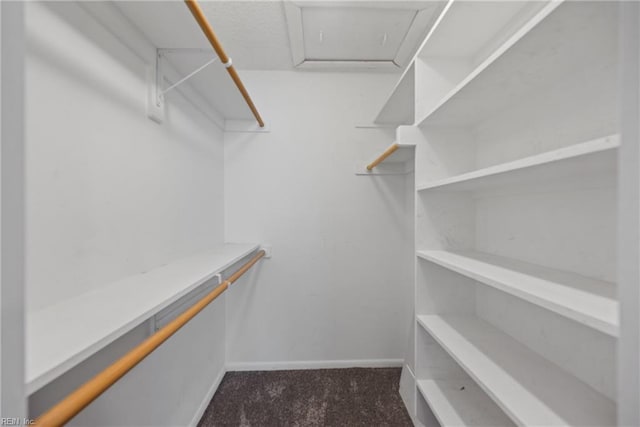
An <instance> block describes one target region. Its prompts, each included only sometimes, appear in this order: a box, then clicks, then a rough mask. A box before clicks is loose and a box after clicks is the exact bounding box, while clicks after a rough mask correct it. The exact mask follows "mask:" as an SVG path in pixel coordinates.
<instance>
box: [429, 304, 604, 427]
mask: <svg viewBox="0 0 640 427" xmlns="http://www.w3.org/2000/svg"><path fill="white" fill-rule="evenodd" d="M418 323H419V324H420V325H421V326H422V327H423V328H424V329H425V330H426V331H427V332H428V333H429V334H430V335H431V336H432V337H433V338H434V339H435V340H436V341H437V342H438V343H439V344H440V345H441V346H442V347H443V348H444V349H445V350H446V351H447V352H448V353H449V354H450V355H451V357H453V358H454V359H455V360H456V361H457V362H458V363H459V364H460V366H461V367H462V368H463V369H464V370H465V371H466V372H467V373H468V374H469V375H470V376H471V377H472V378H473V379H474V380H475V381H476V382H477V383H478V385H480V387H482V389H483V390H484V391H485V392H486V393H487V394H488V395H489V396H490V397H491V398H492V399H493V400H494V401H495V402H496V403H497V404H498V406H500V407H501V408H502V409H503V410H504V411H505V413H506V414H507V415H509V417H511V419H512V420H513V421H514V422H515V423H516V424H518V425H531V426H587V425H590V426H609V425H611V426H613V425H615V423H616V410H615V404H614V403H613V402H612V401H611V400H609V399H608V398H606V397H604V396H603V395H601V394H599V393H598V392H596V391H595V390H594V389H592V388H591V387H589V386H588V385H586V384H585V383H583V382H581V381H579V380H578V379H577V378H575V377H573V376H571V375H570V374H568V373H567V372H565V371H563V370H562V369H560V368H559V367H558V366H557V365H555V364H553V363H551V362H549V361H548V360H546V359H544V358H543V357H541V356H539V355H537V354H536V353H534V352H533V351H532V350H530V349H529V348H528V347H526V346H525V345H523V344H521V343H519V342H518V341H516V340H514V339H513V338H511V337H510V336H508V335H506V334H505V333H503V332H500V331H499V330H497V329H495V328H494V327H492V326H490V325H489V324H488V323H486V322H484V321H482V320H480V319H479V318H476V317H473V316H436V315H429V316H418Z"/></svg>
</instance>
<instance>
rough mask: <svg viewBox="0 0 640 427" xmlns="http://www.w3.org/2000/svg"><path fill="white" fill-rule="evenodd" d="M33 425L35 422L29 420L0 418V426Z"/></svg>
mask: <svg viewBox="0 0 640 427" xmlns="http://www.w3.org/2000/svg"><path fill="white" fill-rule="evenodd" d="M35 423H36V420H34V419H31V418H19V417H2V418H0V426H30V425H32V424H35Z"/></svg>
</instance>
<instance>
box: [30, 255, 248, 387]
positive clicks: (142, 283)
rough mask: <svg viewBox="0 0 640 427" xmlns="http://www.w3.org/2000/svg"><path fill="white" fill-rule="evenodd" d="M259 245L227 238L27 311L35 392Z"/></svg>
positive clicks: (31, 379)
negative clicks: (209, 247) (207, 248)
mask: <svg viewBox="0 0 640 427" xmlns="http://www.w3.org/2000/svg"><path fill="white" fill-rule="evenodd" d="M258 248H259V245H255V244H232V243H230V244H225V245H222V246H220V247H218V248H216V249H212V250H210V251H207V252H203V253H199V254H196V255H193V256H191V257H188V258H183V259H180V260H177V261H175V262H172V263H169V264H167V265H164V266H162V267H159V268H156V269H154V270H151V271H148V272H146V273H141V274H137V275H134V276H130V277H126V278H124V279H121V280H118V281H117V282H114V283H111V284H108V285H105V286H103V287H101V288H99V289H96V290H94V291H91V292H88V293H86V294H82V295H79V296H77V297H75V298H73V299H70V300H67V301H63V302H61V303H58V304H55V305H52V306H49V307H46V308H44V309H42V310H39V311H37V312H33V313H29V314H28V316H27V330H26V347H27V361H26V362H27V363H26V380H27V381H26V382H27V393H28V394H31V393H33V392H35V391H36V390H38V389H39V388H41V387H43V386H44V385H46V384H47V383H49V382H50V381H52V380H54V379H55V378H57V377H58V376H60V375H62V374H64V373H65V372H66V371H68V370H69V369H71V368H73V367H74V366H76V365H77V364H79V363H80V362H82V361H84V360H86V359H87V358H88V357H90V356H91V355H93V354H94V353H96V352H98V351H100V350H101V349H103V348H104V347H106V346H107V345H109V344H110V343H111V342H113V341H115V340H116V339H118V338H119V337H121V336H123V335H124V334H126V333H127V332H129V331H131V330H132V329H133V328H135V327H136V326H138V325H140V324H141V323H142V322H144V321H146V320H147V319H149V318H151V317H153V316H154V315H156V314H157V313H159V312H160V311H161V310H163V309H164V308H166V307H168V306H169V305H170V304H173V303H174V302H176V301H178V300H179V299H180V298H182V297H184V296H185V295H187V294H188V293H189V292H191V291H193V290H194V289H196V288H197V287H199V286H200V285H202V284H204V283H205V282H207V281H209V280H211V279H212V278H213V277H214V276H215V275H216V274H217V273H220V272H222V271H224V270H225V269H227V268H229V267H231V266H232V265H233V264H235V263H236V262H238V261H240V260H242V259H243V258H244V257H246V256H248V255H249V254H251V253H253V252H254V251H256V250H257V249H258Z"/></svg>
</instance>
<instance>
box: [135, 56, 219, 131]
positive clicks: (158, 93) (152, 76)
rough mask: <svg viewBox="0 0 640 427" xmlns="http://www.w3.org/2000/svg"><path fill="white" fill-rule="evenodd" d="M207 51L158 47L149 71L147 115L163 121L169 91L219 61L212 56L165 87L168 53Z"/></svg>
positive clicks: (157, 120)
mask: <svg viewBox="0 0 640 427" xmlns="http://www.w3.org/2000/svg"><path fill="white" fill-rule="evenodd" d="M203 52H207V53H208V51H206V50H204V49H156V56H155V64H153V65H152V66H151V67H149V70H148V72H147V86H148V88H147V89H148V90H147V116H148V117H149V118H150V119H151V120H153V121H154V122H156V123H162V122H163V120H164V98H165V95H166V94H167V93H169V92H170V91H172V90H173V89H176V88H177V87H178V86H180V85H181V84H183V83H184V82H186V81H187V80H189V79H190V78H192V77H193V76H195V75H196V74H198V73H199V72H201V71H202V70H204V69H205V68H207V67H208V66H210V65H211V64H213V63H214V62H216V61H218V57H214V58H211V59H210V60H209V61H207V62H205V63H204V64H203V65H201V66H199V67H198V68H196V69H195V70H194V71H192V72H190V73H189V74H187V75H186V76H184V77H182V78H180V79H179V80H178V81H176V82H175V83H171V84H170V86H169V87H167V88H166V89H163V86H164V82H165V81H167V78H166V72H165V67H166V66H165V61H166V59H165V58H166V55H167V54H171V53H187V54H200V55H201V54H202V53H203Z"/></svg>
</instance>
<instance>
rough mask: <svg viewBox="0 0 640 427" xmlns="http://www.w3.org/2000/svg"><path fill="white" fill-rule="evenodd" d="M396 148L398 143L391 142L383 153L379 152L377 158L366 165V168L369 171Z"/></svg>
mask: <svg viewBox="0 0 640 427" xmlns="http://www.w3.org/2000/svg"><path fill="white" fill-rule="evenodd" d="M397 149H398V144H393V145H392V146H391V147H389V148H387V149H386V150H385V151H384V153H382V154H380V156H378V158H377V159H375V160H374V161H373V162H371V163H369V164H368V165H367V170H368V171H370V170H372V169H373V168H375V167H376V166H378V165H379V164H380V163H382V162H384V160H385V159H386V158H387V157H389V156H390V155H392V154H393V152H394V151H396V150H397Z"/></svg>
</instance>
